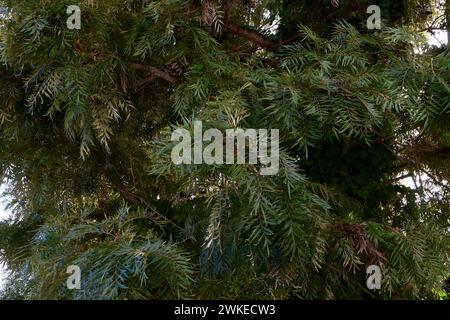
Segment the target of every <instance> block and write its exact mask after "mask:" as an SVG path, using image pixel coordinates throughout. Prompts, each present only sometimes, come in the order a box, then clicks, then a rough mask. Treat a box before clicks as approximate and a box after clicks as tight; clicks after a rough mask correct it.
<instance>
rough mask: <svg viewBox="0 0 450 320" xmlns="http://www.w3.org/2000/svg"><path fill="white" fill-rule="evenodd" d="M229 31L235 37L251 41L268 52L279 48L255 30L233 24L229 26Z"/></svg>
mask: <svg viewBox="0 0 450 320" xmlns="http://www.w3.org/2000/svg"><path fill="white" fill-rule="evenodd" d="M227 31H228V32H230V33H233V34H235V35H238V36H240V37H242V38H245V39H247V40H250V41H251V42H253V43H255V44H257V45H258V46H260V47H262V48H264V49H267V50H271V51H272V50H274V49H276V48H277V47H278V45H277V44H275V43H273V42H272V41H270V40H269V39H268V38H267V37H265V36H263V35H262V34H260V33H258V32H256V31H253V30H249V29H244V28H242V27H239V26H236V25H234V24H231V23H230V24H228V25H227Z"/></svg>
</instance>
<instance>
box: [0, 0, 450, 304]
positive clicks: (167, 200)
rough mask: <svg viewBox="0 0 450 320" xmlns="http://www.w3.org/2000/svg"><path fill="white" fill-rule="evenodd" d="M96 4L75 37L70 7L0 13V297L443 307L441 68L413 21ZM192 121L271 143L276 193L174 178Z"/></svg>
mask: <svg viewBox="0 0 450 320" xmlns="http://www.w3.org/2000/svg"><path fill="white" fill-rule="evenodd" d="M94 2H95V5H94V6H93V7H91V6H89V5H88V4H87V2H85V1H79V5H80V7H81V10H82V13H83V20H82V29H81V30H79V31H78V30H68V29H67V28H66V25H65V23H66V19H67V15H66V8H67V6H68V5H71V4H73V3H72V2H71V1H48V0H46V1H38V0H33V1H30V0H26V1H25V0H15V1H0V3H1V4H2V5H4V6H6V7H8V8H10V9H11V13H10V16H9V17H4V18H2V28H1V29H0V43H1V46H0V48H1V61H2V65H3V67H2V68H1V70H0V172H1V177H2V181H3V182H4V183H5V184H6V185H7V186H8V192H7V193H8V195H9V197H10V200H11V204H10V206H11V210H12V211H13V216H12V217H11V218H10V219H9V220H7V221H4V222H0V258H1V259H2V260H4V261H5V262H6V265H7V267H8V270H9V272H10V277H9V281H8V283H7V286H6V287H5V288H6V289H5V290H4V292H2V297H4V298H7V299H12V298H20V299H55V298H64V299H178V298H194V299H198V298H203V299H220V298H227V299H243V298H248V299H273V298H278V299H289V298H300V299H347V298H353V299H364V298H377V299H426V298H428V299H430V298H444V297H445V296H446V290H447V291H448V289H446V288H445V287H444V282H445V280H446V279H448V278H449V277H450V273H449V270H450V268H449V263H450V261H449V253H450V238H449V227H450V218H449V213H450V210H449V208H450V206H449V205H450V204H449V201H448V199H449V188H448V179H449V177H450V170H449V165H448V163H449V161H448V160H449V155H450V152H449V150H450V132H449V126H448V123H449V122H448V121H449V120H450V119H449V117H450V108H449V105H450V100H449V99H450V98H449V97H450V95H449V88H450V87H449V86H450V80H449V79H450V67H449V66H450V56H449V53H448V51H445V50H444V49H436V48H434V49H432V48H428V47H427V46H426V45H425V44H424V38H423V35H421V34H420V33H418V32H417V30H420V28H421V27H423V21H424V19H422V20H421V19H415V18H414V17H411V12H412V11H411V10H413V9H412V8H415V7H416V6H419V5H424V4H427V3H428V2H429V1H412V2H409V6H403V5H400V3H401V4H403V2H399V1H382V2H383V5H382V6H383V10H384V12H389V13H390V17H391V19H387V22H389V23H391V25H389V26H385V27H384V28H383V29H382V30H381V31H377V32H368V31H365V30H364V29H362V28H361V25H360V20H361V17H363V18H365V17H366V14H365V9H366V8H364V10H363V11H362V12H361V16H355V12H360V11H358V9H357V8H355V7H351V6H349V3H348V2H347V1H342V2H341V3H340V6H339V7H338V8H337V9H336V8H335V7H333V4H331V3H330V1H328V0H327V1H323V2H324V3H323V4H321V5H323V6H325V7H326V9H327V10H325V11H322V14H323V16H321V15H320V12H321V11H320V10H318V11H317V16H314V17H311V19H307V18H306V17H305V12H307V13H308V11H305V10H306V9H305V8H308V6H312V5H313V3H312V2H310V1H254V2H247V1H242V2H236V4H235V5H233V6H232V7H226V6H225V5H224V4H225V2H220V1H206V0H205V1H181V0H163V1H149V0H140V1H131V0H129V1H121V0H108V1H94ZM300 2H301V3H302V4H303V5H304V7H303V9H301V8H299V7H298V6H297V3H300ZM314 4H315V6H316V7H317V8H318V9H320V8H321V7H320V6H319V5H318V4H317V1H314ZM332 8H335V9H336V13H335V16H334V17H333V19H331V20H332V21H329V19H330V16H329V13H330V10H331V9H332ZM408 12H409V13H408ZM407 13H408V14H407ZM308 15H309V16H311V13H308ZM288 16H290V17H292V18H294V17H303V18H304V19H297V20H296V19H292V20H291V19H289V18H288ZM400 16H402V17H405V19H404V22H405V24H404V25H403V26H400V25H398V24H397V23H398V22H399V20H401V19H400V18H399V17H400ZM344 18H345V19H346V20H347V22H345V20H343V19H344ZM294 20H295V21H294ZM362 20H364V19H362ZM425 20H426V19H425ZM331 22H333V23H331ZM299 24H300V26H299ZM274 25H275V27H274ZM239 26H251V27H246V28H245V29H242V30H244V31H245V32H244V31H242V30H241V29H239V28H241V27H239ZM261 37H262V38H263V39H264V40H261ZM261 43H263V45H261ZM267 43H272V44H271V45H264V44H267ZM194 120H202V121H203V124H204V130H206V129H208V128H218V129H220V130H226V129H228V128H237V127H241V128H265V129H270V128H275V129H279V130H280V141H281V148H282V150H281V152H280V172H279V174H278V175H276V176H269V177H266V176H261V175H260V174H259V169H260V168H259V166H258V165H250V164H249V165H220V166H219V165H212V166H209V165H204V164H203V165H180V166H176V165H174V164H173V163H172V161H171V159H170V152H171V148H172V146H173V142H171V141H170V134H171V131H172V129H174V128H175V127H176V126H181V127H184V128H186V129H188V130H193V121H194ZM404 175H407V176H409V177H413V178H414V181H415V182H416V184H417V185H416V187H415V188H410V187H406V186H404V185H402V184H401V183H400V181H401V179H399V177H400V178H401V177H402V176H404ZM74 264H75V265H79V266H80V267H81V269H82V290H79V291H77V290H75V291H70V290H68V289H67V288H66V279H67V276H68V275H67V274H66V268H67V267H68V266H69V265H74ZM371 264H378V265H380V266H381V267H382V271H383V285H382V290H380V291H377V292H371V291H369V290H368V289H367V288H366V283H365V282H366V281H365V270H366V267H367V266H369V265H371Z"/></svg>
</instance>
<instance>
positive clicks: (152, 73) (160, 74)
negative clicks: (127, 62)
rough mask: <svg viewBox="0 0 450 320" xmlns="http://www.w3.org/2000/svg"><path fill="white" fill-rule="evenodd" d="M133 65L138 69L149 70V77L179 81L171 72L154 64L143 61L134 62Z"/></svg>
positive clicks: (172, 81)
mask: <svg viewBox="0 0 450 320" xmlns="http://www.w3.org/2000/svg"><path fill="white" fill-rule="evenodd" d="M131 66H132V67H133V68H134V69H136V70H141V71H145V72H147V73H148V76H149V77H155V78H161V79H163V80H166V81H167V82H170V83H171V84H175V83H177V79H176V78H174V77H172V76H171V75H170V74H169V73H167V72H165V71H162V70H160V69H158V68H155V67H153V66H149V65H145V64H142V63H132V64H131Z"/></svg>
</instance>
